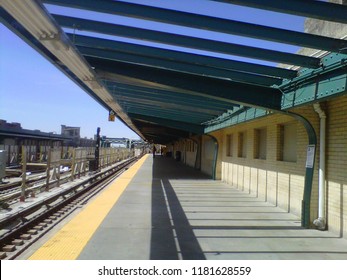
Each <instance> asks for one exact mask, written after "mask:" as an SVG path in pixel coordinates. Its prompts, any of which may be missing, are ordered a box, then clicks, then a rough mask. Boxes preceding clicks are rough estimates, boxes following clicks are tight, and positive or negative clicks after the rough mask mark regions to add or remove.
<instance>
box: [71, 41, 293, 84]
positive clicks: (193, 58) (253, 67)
mask: <svg viewBox="0 0 347 280" xmlns="http://www.w3.org/2000/svg"><path fill="white" fill-rule="evenodd" d="M71 38H72V40H74V37H71ZM96 40H97V39H96ZM74 41H75V40H74ZM95 42H96V41H95ZM89 43H92V42H89ZM109 43H110V42H102V41H98V42H97V43H96V44H83V40H82V42H81V41H80V42H79V43H78V46H79V48H80V49H82V48H83V46H85V48H88V47H92V46H94V47H95V46H96V48H101V49H108V50H110V51H116V52H121V53H129V54H134V55H141V56H146V57H152V58H158V59H164V60H170V61H172V60H174V61H177V62H185V63H190V64H196V65H202V66H208V67H214V68H220V69H226V70H232V71H239V72H246V73H256V74H258V75H265V76H272V77H280V78H287V79H291V78H295V77H296V76H297V71H294V70H289V69H284V68H279V67H273V66H267V65H261V64H255V63H248V62H242V61H236V60H230V59H224V58H217V57H212V56H205V55H197V54H192V53H185V52H181V51H174V50H167V49H162V48H157V47H148V46H144V45H139V44H132V43H125V42H119V41H113V43H112V45H111V44H109ZM81 45H82V46H81ZM82 50H83V49H82Z"/></svg>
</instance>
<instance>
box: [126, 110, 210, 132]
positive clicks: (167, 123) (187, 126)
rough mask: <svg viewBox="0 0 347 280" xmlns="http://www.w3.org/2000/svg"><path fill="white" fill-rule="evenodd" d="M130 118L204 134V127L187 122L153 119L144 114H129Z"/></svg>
mask: <svg viewBox="0 0 347 280" xmlns="http://www.w3.org/2000/svg"><path fill="white" fill-rule="evenodd" d="M128 115H129V117H131V118H132V119H138V120H142V121H146V122H151V123H155V124H158V125H161V126H165V127H170V128H174V129H178V130H183V131H188V132H192V133H195V134H202V133H203V132H204V127H203V126H202V125H194V124H190V123H186V122H178V121H173V120H170V119H163V118H158V117H152V116H147V115H142V114H136V113H129V114H128Z"/></svg>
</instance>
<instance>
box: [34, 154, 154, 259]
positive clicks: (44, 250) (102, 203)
mask: <svg viewBox="0 0 347 280" xmlns="http://www.w3.org/2000/svg"><path fill="white" fill-rule="evenodd" d="M147 157H148V155H145V156H143V157H142V158H141V159H140V160H139V161H137V162H136V163H135V164H134V165H133V166H132V167H131V168H129V169H128V170H127V171H125V172H124V173H123V174H121V176H120V177H119V178H117V179H116V180H115V181H114V182H113V183H112V185H111V186H110V187H108V188H107V189H105V191H103V192H102V193H101V194H100V195H99V196H98V197H97V198H96V199H95V200H94V201H92V202H91V203H90V204H88V205H87V207H86V208H85V209H84V210H83V211H82V212H80V213H79V214H78V215H77V216H76V217H75V218H74V219H72V220H71V221H70V222H69V223H67V224H66V225H65V226H64V227H63V228H62V229H61V230H60V231H59V232H58V233H57V234H56V235H54V236H53V237H52V238H51V239H50V240H48V241H47V242H46V243H45V244H44V245H43V246H42V247H41V248H40V249H38V250H37V251H36V252H35V253H34V254H33V255H32V256H31V257H30V258H29V260H74V259H76V258H77V257H78V256H79V254H80V253H81V252H82V250H83V248H84V247H85V246H86V244H87V242H88V241H89V239H90V238H91V237H92V236H93V234H94V232H95V231H96V230H97V228H98V227H99V225H100V224H101V222H102V221H103V220H104V218H105V217H106V215H107V214H108V212H109V211H110V210H111V208H112V207H113V205H114V204H115V203H116V202H117V200H118V199H119V197H120V196H121V194H122V193H123V191H124V190H125V189H126V187H127V186H128V184H129V183H130V181H131V179H132V178H133V177H134V176H135V174H136V173H137V171H138V170H139V169H140V167H141V166H142V164H143V163H144V161H145V160H146V159H147Z"/></svg>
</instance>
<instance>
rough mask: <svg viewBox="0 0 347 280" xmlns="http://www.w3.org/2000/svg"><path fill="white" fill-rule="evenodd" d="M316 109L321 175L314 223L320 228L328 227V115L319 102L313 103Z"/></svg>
mask: <svg viewBox="0 0 347 280" xmlns="http://www.w3.org/2000/svg"><path fill="white" fill-rule="evenodd" d="M313 108H314V110H315V111H316V112H317V114H318V115H319V118H320V128H319V139H320V141H319V177H318V218H317V219H316V220H314V221H313V224H314V225H315V226H316V227H317V229H319V230H325V229H326V216H325V134H326V115H325V113H324V111H323V110H322V108H321V106H320V104H319V103H315V104H313Z"/></svg>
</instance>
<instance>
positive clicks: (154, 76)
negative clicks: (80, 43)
mask: <svg viewBox="0 0 347 280" xmlns="http://www.w3.org/2000/svg"><path fill="white" fill-rule="evenodd" d="M88 62H89V63H90V65H92V66H93V67H95V69H96V71H97V72H98V73H99V75H100V76H101V77H103V76H108V77H109V78H110V77H112V75H114V74H116V75H122V76H126V77H132V78H135V79H140V80H143V81H147V82H154V83H159V84H163V85H166V86H171V87H176V88H181V89H184V90H189V91H193V92H195V93H197V94H199V95H201V96H207V97H208V96H210V97H217V98H220V99H222V100H229V101H231V102H234V103H238V104H241V105H246V106H255V107H262V108H267V109H273V110H278V109H279V108H280V100H281V96H282V93H281V91H280V90H278V89H275V88H267V87H261V86H255V85H251V84H242V83H236V82H232V81H226V80H221V79H215V78H211V77H201V76H196V75H191V74H185V73H178V72H173V71H167V70H161V69H160V70H159V69H154V68H149V67H144V66H139V65H131V64H126V63H120V62H115V61H108V60H100V59H95V58H89V59H88ZM102 72H104V73H102ZM103 78H107V77H103ZM115 78H116V77H115Z"/></svg>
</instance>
